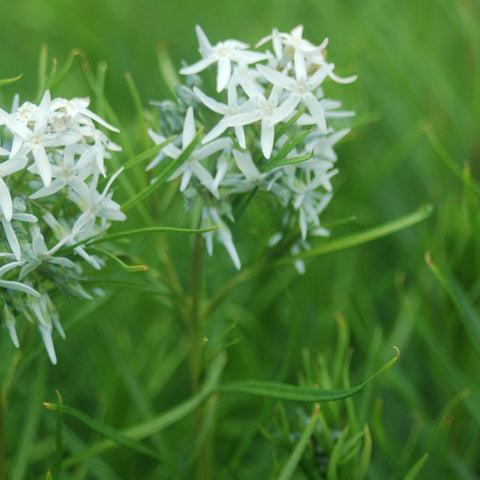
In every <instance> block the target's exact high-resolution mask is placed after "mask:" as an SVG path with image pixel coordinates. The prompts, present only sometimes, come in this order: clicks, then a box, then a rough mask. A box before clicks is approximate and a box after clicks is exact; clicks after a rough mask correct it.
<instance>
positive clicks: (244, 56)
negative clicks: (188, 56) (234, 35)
mask: <svg viewBox="0 0 480 480" xmlns="http://www.w3.org/2000/svg"><path fill="white" fill-rule="evenodd" d="M196 32H197V38H198V43H199V51H200V54H201V55H202V57H203V58H202V59H201V60H199V61H198V62H196V63H194V64H193V65H190V66H188V67H184V68H182V69H181V70H180V73H181V74H183V75H192V74H194V73H198V72H201V71H202V70H205V68H207V67H208V66H210V65H212V64H213V63H218V67H217V68H218V70H217V92H221V91H222V90H223V89H224V88H225V87H226V86H227V84H228V81H229V79H230V75H231V72H232V62H234V63H237V64H240V65H245V64H247V65H248V64H250V63H256V62H259V61H262V60H265V59H266V55H265V54H262V53H258V52H252V51H249V50H247V48H248V44H246V43H243V42H239V41H238V40H225V41H224V42H218V43H217V44H216V45H213V46H212V45H211V44H210V42H209V41H208V38H207V36H206V35H205V33H204V32H203V30H202V29H201V28H200V27H199V26H198V25H197V27H196Z"/></svg>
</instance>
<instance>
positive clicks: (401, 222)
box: [276, 205, 433, 266]
mask: <svg viewBox="0 0 480 480" xmlns="http://www.w3.org/2000/svg"><path fill="white" fill-rule="evenodd" d="M432 212H433V207H432V206H431V205H426V206H424V207H422V208H420V209H418V210H416V211H415V212H413V213H410V214H408V215H405V216H403V217H400V218H397V219H396V220H392V221H390V222H386V223H384V224H382V225H379V226H377V227H374V228H371V229H369V230H366V231H364V232H359V233H353V234H351V235H346V236H344V237H340V238H337V239H334V240H330V241H327V242H325V243H322V244H321V245H318V246H316V247H313V248H311V249H310V250H307V251H305V252H302V253H300V254H298V255H292V256H290V257H286V258H283V259H281V260H278V261H277V262H276V265H277V266H280V265H286V264H289V263H292V262H295V261H296V260H299V259H306V258H312V257H318V256H320V255H324V254H326V253H331V252H336V251H338V250H344V249H346V248H350V247H354V246H357V245H361V244H362V243H367V242H371V241H372V240H377V239H378V238H382V237H386V236H388V235H391V234H392V233H395V232H399V231H400V230H404V229H405V228H408V227H411V226H412V225H415V224H417V223H419V222H421V221H423V220H425V219H426V218H428V217H429V216H430V215H431V214H432Z"/></svg>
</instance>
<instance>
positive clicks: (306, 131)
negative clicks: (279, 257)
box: [147, 26, 356, 270]
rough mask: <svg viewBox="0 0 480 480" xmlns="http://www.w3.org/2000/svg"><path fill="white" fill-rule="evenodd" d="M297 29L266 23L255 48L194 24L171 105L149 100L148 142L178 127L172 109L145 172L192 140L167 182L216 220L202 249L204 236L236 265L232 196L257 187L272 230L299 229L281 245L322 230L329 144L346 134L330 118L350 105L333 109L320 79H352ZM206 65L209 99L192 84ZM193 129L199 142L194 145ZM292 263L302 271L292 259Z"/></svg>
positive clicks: (328, 190) (331, 155)
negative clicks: (191, 49) (211, 80)
mask: <svg viewBox="0 0 480 480" xmlns="http://www.w3.org/2000/svg"><path fill="white" fill-rule="evenodd" d="M302 35H303V28H302V26H298V27H296V28H295V29H294V30H292V31H291V32H290V33H281V32H278V31H277V30H274V31H273V32H272V34H271V35H269V36H267V37H265V38H264V39H262V40H260V42H259V43H258V44H257V48H258V47H260V46H263V45H265V44H267V43H269V42H271V44H272V47H273V50H272V51H270V50H265V51H263V52H259V51H252V50H249V48H248V47H249V46H248V45H247V44H245V43H242V42H239V41H236V40H226V41H224V42H219V43H217V44H216V45H212V44H211V43H210V42H209V40H208V38H207V37H206V35H205V33H204V32H203V31H202V29H201V28H200V27H198V26H197V37H198V41H199V51H200V54H201V57H202V58H201V59H200V60H199V61H198V62H196V63H194V64H192V65H189V66H185V67H183V68H182V69H181V70H180V73H181V74H184V75H186V76H187V86H182V87H178V88H177V92H178V97H179V98H178V100H179V102H178V107H177V109H175V108H172V103H171V102H168V103H167V102H162V103H159V104H157V105H158V106H159V111H160V124H161V125H160V127H161V129H162V134H158V133H156V132H154V131H150V136H151V138H152V140H153V141H154V142H155V143H157V144H160V143H162V142H164V141H165V138H166V136H167V135H171V134H172V133H180V132H178V126H179V125H182V121H179V119H181V118H182V117H181V115H182V114H184V119H183V125H182V128H181V129H182V131H181V135H179V137H178V139H177V144H175V143H170V144H168V145H167V146H165V147H164V148H163V149H162V150H161V151H160V153H159V155H157V157H156V158H155V159H154V160H153V161H152V162H151V163H150V165H149V166H148V167H147V169H153V168H154V167H156V166H157V165H158V164H159V163H161V162H162V161H163V160H164V159H165V158H167V157H169V158H171V159H178V158H179V157H180V155H181V154H182V152H185V151H186V149H187V148H189V149H190V150H191V149H192V146H193V147H194V148H193V150H192V151H191V152H189V155H188V158H185V161H184V162H183V163H182V165H180V166H179V167H178V169H177V170H176V171H175V172H174V173H173V175H172V176H171V179H175V178H177V177H180V190H181V191H182V192H184V194H185V196H186V198H187V200H189V201H188V202H187V204H191V199H192V198H193V199H197V198H200V199H201V201H202V205H203V208H202V216H203V217H202V218H203V220H202V222H203V225H204V226H209V225H218V226H219V228H218V229H217V230H216V231H214V232H209V233H207V234H206V237H207V248H208V251H209V253H211V251H212V237H217V239H218V240H219V241H220V242H221V243H223V244H224V246H225V248H226V249H227V251H228V253H229V255H230V257H231V258H232V261H233V263H234V264H235V266H236V268H237V269H240V266H241V263H240V259H239V256H238V254H237V251H236V248H235V246H234V244H233V239H232V234H231V232H230V228H229V225H231V224H232V222H233V221H234V220H235V213H236V212H235V210H234V208H232V206H233V205H235V204H236V203H238V202H235V197H234V196H238V195H245V194H247V195H250V194H252V193H256V192H260V191H263V192H267V193H268V194H269V195H271V196H272V198H274V199H275V201H277V202H279V203H280V205H282V207H283V208H284V210H285V216H284V219H283V221H282V228H283V230H282V231H287V229H288V231H292V229H297V231H298V232H299V234H298V236H297V241H296V242H295V243H294V244H292V245H291V249H292V252H294V253H295V252H298V251H299V250H300V249H302V248H308V243H307V239H308V237H309V236H312V235H328V231H327V230H326V229H325V228H323V226H322V225H321V223H320V218H319V216H320V214H321V213H322V211H323V210H324V209H325V207H326V206H327V204H328V202H329V201H330V198H331V196H332V185H331V178H332V176H334V175H335V174H336V173H337V169H336V168H335V161H336V158H337V157H336V154H335V151H334V150H333V147H334V145H335V144H336V143H337V142H338V141H339V140H340V139H341V138H342V137H344V136H345V135H346V134H347V133H348V132H349V131H350V130H349V128H340V129H338V128H335V127H334V125H336V124H337V125H338V123H339V120H338V119H342V118H346V117H350V116H352V115H353V112H350V111H341V110H339V109H340V107H341V103H340V102H339V101H336V100H332V99H329V98H327V97H326V96H325V94H324V90H323V86H324V82H325V81H326V80H327V79H330V80H333V81H334V82H337V83H350V82H353V81H354V80H355V79H356V77H354V76H353V77H348V78H340V77H339V76H337V75H336V74H335V73H334V64H333V63H330V62H328V61H327V60H326V50H325V48H326V46H327V40H324V41H323V42H322V43H321V44H320V45H313V44H312V43H310V42H309V41H307V40H305V39H304V38H303V36H302ZM210 66H216V72H217V74H216V90H217V97H216V98H215V97H211V96H209V95H207V94H206V93H204V91H203V90H201V89H200V88H199V86H201V85H202V82H201V80H200V78H199V77H198V75H197V74H198V73H200V72H202V71H203V70H205V69H206V68H207V67H210ZM218 95H220V96H221V97H220V98H218ZM194 113H195V115H196V116H197V118H201V120H202V123H205V124H208V120H209V119H210V120H212V125H213V126H212V127H211V128H209V129H206V132H205V134H204V135H203V136H202V134H201V133H200V134H199V133H198V130H197V127H196V123H195V119H194ZM176 126H177V129H176V128H175V127H176ZM198 135H200V136H201V140H199V141H198V142H197V143H196V144H195V141H194V140H195V139H197V138H198ZM282 231H280V232H279V233H278V234H277V235H275V236H274V238H272V239H271V244H272V245H273V244H275V242H276V241H278V240H279V239H281V238H282ZM297 267H298V269H299V270H302V269H303V266H302V264H301V263H298V264H297Z"/></svg>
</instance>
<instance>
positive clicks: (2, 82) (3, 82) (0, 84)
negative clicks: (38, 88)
mask: <svg viewBox="0 0 480 480" xmlns="http://www.w3.org/2000/svg"><path fill="white" fill-rule="evenodd" d="M22 77H23V73H21V74H20V75H18V76H17V77H12V78H2V79H0V87H3V86H4V85H8V84H9V83H13V82H16V81H17V80H20V79H21V78H22Z"/></svg>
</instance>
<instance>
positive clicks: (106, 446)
mask: <svg viewBox="0 0 480 480" xmlns="http://www.w3.org/2000/svg"><path fill="white" fill-rule="evenodd" d="M225 362H226V358H225V357H224V356H223V355H222V356H219V357H218V358H217V359H216V360H215V362H213V363H212V367H211V369H210V371H209V374H208V376H207V380H206V382H205V384H204V386H203V388H202V390H201V391H200V392H199V393H197V394H196V395H194V396H193V397H190V398H189V399H188V400H185V401H184V402H182V403H181V404H179V405H177V406H176V407H173V408H171V409H170V410H167V411H166V412H164V413H162V414H161V415H159V416H158V417H155V418H152V419H150V420H148V421H146V422H142V423H140V424H139V425H136V426H134V427H131V428H129V429H127V430H125V431H122V432H119V433H120V434H121V435H122V436H123V437H124V438H127V439H128V440H129V441H138V440H142V439H143V438H146V437H148V436H150V435H153V434H155V433H158V432H160V431H162V430H164V429H165V428H167V427H169V426H170V425H173V424H174V423H177V422H178V421H180V420H182V419H183V418H184V417H186V416H187V415H190V414H191V413H193V412H194V411H195V410H196V409H197V408H198V407H199V406H200V405H201V404H202V403H203V402H205V400H207V399H208V398H209V397H210V396H211V395H212V394H213V393H214V392H215V388H216V386H217V383H218V380H219V378H220V375H221V373H222V371H223V368H224V366H225ZM65 413H67V412H65ZM115 446H116V443H115V442H114V441H113V440H112V439H108V440H103V441H101V442H98V443H97V444H95V445H92V446H91V447H89V448H86V449H85V450H83V451H81V452H79V453H77V454H76V455H74V456H72V457H70V458H69V459H67V460H66V461H65V462H64V464H63V466H64V468H67V467H71V466H73V465H76V464H78V463H80V462H82V461H83V460H85V459H87V458H90V457H92V456H93V455H98V454H100V453H102V452H104V451H106V450H110V449H112V448H114V447H115Z"/></svg>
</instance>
